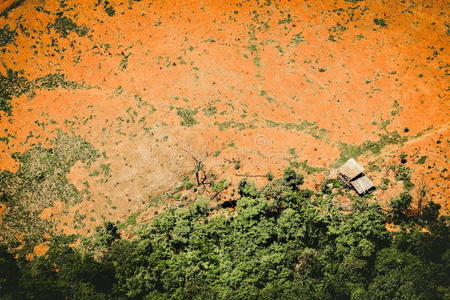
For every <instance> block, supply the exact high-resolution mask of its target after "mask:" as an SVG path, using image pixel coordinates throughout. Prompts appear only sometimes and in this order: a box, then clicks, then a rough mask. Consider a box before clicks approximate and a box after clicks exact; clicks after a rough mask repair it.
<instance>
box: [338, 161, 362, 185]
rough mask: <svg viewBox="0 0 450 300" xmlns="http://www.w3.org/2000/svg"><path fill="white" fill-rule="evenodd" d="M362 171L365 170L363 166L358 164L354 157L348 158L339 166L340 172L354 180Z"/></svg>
mask: <svg viewBox="0 0 450 300" xmlns="http://www.w3.org/2000/svg"><path fill="white" fill-rule="evenodd" d="M362 172H364V168H363V166H361V165H360V164H358V162H356V160H355V159H353V158H350V159H349V160H347V162H346V163H345V164H344V165H343V166H342V167H340V168H339V173H340V174H341V175H343V176H345V177H346V178H347V179H348V180H352V179H353V178H355V177H356V176H358V175H359V174H361V173H362Z"/></svg>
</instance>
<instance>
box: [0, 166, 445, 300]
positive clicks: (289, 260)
mask: <svg viewBox="0 0 450 300" xmlns="http://www.w3.org/2000/svg"><path fill="white" fill-rule="evenodd" d="M302 183H303V177H302V176H301V175H299V174H298V173H296V172H295V171H293V170H292V169H288V170H286V172H285V175H284V177H283V178H279V179H275V180H272V181H271V182H269V183H268V184H267V185H265V186H264V187H262V188H260V189H257V188H256V187H255V185H254V183H252V182H250V181H248V180H246V179H244V180H242V181H241V182H240V183H239V185H238V187H237V190H238V193H239V196H238V197H237V199H236V201H235V205H236V209H235V211H231V212H229V213H222V214H217V213H214V215H213V214H212V212H213V211H212V209H211V208H209V207H208V200H201V199H200V200H197V201H196V202H195V203H194V204H193V205H191V206H190V207H188V208H178V209H171V210H169V211H166V212H165V213H163V214H161V215H159V216H158V217H157V218H155V219H154V220H153V221H152V222H151V223H149V224H145V226H144V227H142V229H141V230H140V232H139V233H138V235H137V237H136V238H133V239H130V240H127V239H122V238H120V235H119V233H118V229H117V225H116V224H112V223H106V224H105V225H104V226H103V227H102V228H98V230H97V233H96V235H95V236H94V237H92V238H91V239H89V240H88V241H87V242H86V243H85V246H84V247H79V248H72V247H69V246H68V244H69V243H70V242H71V241H72V240H71V238H70V237H59V238H54V240H53V242H52V245H51V247H50V250H49V251H48V253H47V254H46V255H44V256H42V257H38V258H36V259H34V260H32V261H30V262H28V261H25V260H22V259H19V260H16V259H14V258H13V256H12V255H11V254H9V253H8V252H7V251H6V249H2V250H1V251H0V295H1V296H0V299H386V300H388V299H389V300H390V299H449V297H450V289H449V286H450V274H449V273H450V272H449V270H450V265H449V263H450V250H449V226H448V220H449V219H448V217H445V216H441V217H439V216H438V210H439V205H437V204H434V203H433V202H430V203H429V204H428V205H427V206H426V207H425V208H424V209H423V210H422V213H421V215H420V216H416V217H408V216H407V215H406V214H405V213H404V210H405V207H406V208H407V205H409V203H410V198H409V197H407V196H405V195H403V196H402V197H399V198H398V199H396V200H395V201H393V205H392V208H391V210H390V212H389V213H388V214H386V213H384V212H383V211H382V210H381V209H380V207H379V206H378V205H376V204H371V205H369V204H368V203H367V201H365V199H364V198H361V199H360V201H357V202H355V203H354V205H353V208H352V212H351V213H346V214H344V213H342V212H340V211H338V210H336V209H335V208H333V205H332V204H331V202H330V201H329V199H331V198H332V196H333V195H332V194H331V195H329V194H324V193H322V192H318V193H316V195H314V192H312V191H310V190H306V189H300V188H299V186H301V184H302ZM324 192H327V193H329V191H327V189H324ZM313 195H314V197H312V196H313ZM327 199H328V200H327ZM408 201H409V202H408ZM399 202H400V204H399ZM392 222H393V223H396V224H400V225H401V226H402V230H401V231H400V232H389V231H387V230H386V224H387V223H392ZM424 227H425V228H427V230H425V231H424V230H421V229H422V228H424Z"/></svg>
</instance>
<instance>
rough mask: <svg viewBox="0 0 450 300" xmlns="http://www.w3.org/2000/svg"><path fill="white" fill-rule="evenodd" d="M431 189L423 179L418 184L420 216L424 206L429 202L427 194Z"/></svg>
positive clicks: (418, 211)
mask: <svg viewBox="0 0 450 300" xmlns="http://www.w3.org/2000/svg"><path fill="white" fill-rule="evenodd" d="M428 190H429V188H428V186H427V185H426V184H425V181H424V180H423V179H422V180H421V181H419V183H418V184H417V214H418V215H420V214H421V213H422V207H423V204H424V203H426V201H427V192H428Z"/></svg>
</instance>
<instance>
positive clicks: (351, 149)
mask: <svg viewBox="0 0 450 300" xmlns="http://www.w3.org/2000/svg"><path fill="white" fill-rule="evenodd" d="M379 136H380V139H379V140H378V141H365V142H364V143H362V144H361V145H349V144H345V143H341V144H340V149H341V155H340V157H339V159H338V160H337V161H336V163H334V164H333V166H335V167H337V166H339V165H341V164H343V163H344V162H346V161H347V160H348V159H349V158H351V157H353V158H357V157H358V156H361V155H363V154H366V153H368V152H371V153H373V154H380V153H381V149H383V148H384V147H386V146H387V145H393V144H400V143H404V142H406V141H407V140H408V138H407V137H402V136H400V134H399V133H398V132H397V131H393V132H387V133H385V134H380V135H379Z"/></svg>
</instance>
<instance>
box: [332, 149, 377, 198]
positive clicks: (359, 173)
mask: <svg viewBox="0 0 450 300" xmlns="http://www.w3.org/2000/svg"><path fill="white" fill-rule="evenodd" d="M338 171H339V177H340V178H341V180H342V181H344V182H345V183H346V184H347V185H348V186H349V187H351V188H354V189H355V191H356V192H357V193H358V195H364V194H367V193H369V192H371V191H372V190H373V189H375V186H374V185H373V183H372V181H371V180H370V179H369V178H368V177H367V176H366V175H365V174H364V173H363V172H364V168H363V166H361V165H360V164H359V163H358V162H357V161H356V160H355V159H354V158H350V159H349V160H347V162H346V163H345V164H344V165H342V167H340V168H339V169H338Z"/></svg>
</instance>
